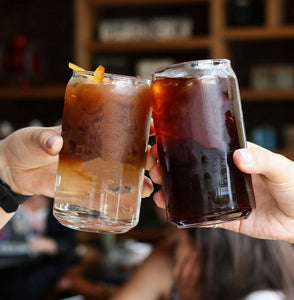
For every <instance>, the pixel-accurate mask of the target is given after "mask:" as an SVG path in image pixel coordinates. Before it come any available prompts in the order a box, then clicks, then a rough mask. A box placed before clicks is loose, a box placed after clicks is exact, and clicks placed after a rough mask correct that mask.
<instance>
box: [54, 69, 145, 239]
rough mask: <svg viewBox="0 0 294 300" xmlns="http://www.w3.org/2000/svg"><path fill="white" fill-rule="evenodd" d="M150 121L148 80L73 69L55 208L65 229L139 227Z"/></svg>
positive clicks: (69, 86) (66, 108)
mask: <svg viewBox="0 0 294 300" xmlns="http://www.w3.org/2000/svg"><path fill="white" fill-rule="evenodd" d="M100 71H101V70H100ZM97 74H98V75H99V76H100V77H99V76H98V75H97ZM150 117H151V111H150V84H149V81H148V80H142V79H138V78H136V77H130V76H121V75H113V74H103V75H102V77H101V72H100V73H99V72H98V73H97V70H96V72H94V73H93V72H88V71H84V70H82V69H77V70H74V71H73V75H72V78H71V79H70V81H69V82H68V85H67V88H66V92H65V101H64V111H63V120H62V137H63V139H64V145H63V148H62V150H61V153H60V156H59V165H58V172H57V179H56V194H55V199H54V208H53V213H54V215H55V217H56V218H57V219H58V220H59V221H60V222H61V223H62V224H63V225H65V226H67V227H70V228H74V229H79V230H84V231H93V232H113V233H121V232H126V231H128V230H130V229H131V228H132V227H134V226H135V225H136V224H137V223H138V218H139V211H140V204H141V189H142V184H143V177H144V164H145V157H146V150H147V143H148V136H149V126H150Z"/></svg>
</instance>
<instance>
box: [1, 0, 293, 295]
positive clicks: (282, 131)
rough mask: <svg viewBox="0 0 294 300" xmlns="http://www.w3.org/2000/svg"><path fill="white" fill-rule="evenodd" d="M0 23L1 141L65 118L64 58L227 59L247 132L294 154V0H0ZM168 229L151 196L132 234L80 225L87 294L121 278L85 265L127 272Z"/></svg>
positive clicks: (133, 68)
mask: <svg viewBox="0 0 294 300" xmlns="http://www.w3.org/2000/svg"><path fill="white" fill-rule="evenodd" d="M0 28H1V30H0V101H1V109H0V139H2V138H4V137H5V136H7V135H8V134H9V133H11V132H13V131H14V130H17V129H19V128H21V127H24V126H32V125H37V126H39V125H40V126H53V125H58V124H60V123H61V118H62V108H63V97H64V91H65V86H66V84H67V81H68V80H69V78H70V76H71V70H69V69H68V62H69V61H71V62H73V63H75V64H77V65H79V66H81V67H83V68H85V69H89V70H93V69H95V68H96V67H97V66H98V65H99V64H102V65H103V66H104V67H105V69H106V72H109V73H118V74H127V75H140V76H141V77H142V78H150V74H151V71H152V70H153V69H155V68H157V67H159V66H163V65H167V64H170V63H175V62H183V61H189V60H197V59H205V58H228V59H230V60H231V62H232V67H233V69H234V71H235V73H236V75H237V77H238V80H239V85H240V92H241V99H242V106H243V114H244V119H245V127H246V132H247V139H248V140H249V141H252V142H255V143H257V144H259V145H262V146H264V147H266V148H268V149H270V150H273V151H276V152H279V153H282V154H284V155H286V156H287V157H289V158H290V159H294V117H293V116H294V56H293V53H294V1H293V0H254V1H253V0H91V1H90V0H75V1H74V0H62V1H55V2H54V1H52V0H42V1H38V0H27V1H23V0H1V9H0ZM150 142H154V141H153V140H150ZM155 188H156V189H157V188H158V187H155ZM166 226H167V224H166V222H165V220H164V213H163V214H162V212H161V211H160V210H159V209H158V208H156V206H155V204H154V203H153V201H152V197H150V198H149V199H144V200H143V202H142V209H141V216H140V223H139V225H138V226H137V227H136V228H134V229H133V230H131V231H130V232H128V233H125V234H121V235H117V236H114V235H102V234H92V233H91V234H90V233H85V232H77V233H76V235H77V240H78V247H79V251H80V253H81V254H80V255H81V259H80V261H79V268H78V270H79V272H80V273H79V274H80V279H81V278H82V280H84V281H85V282H84V284H85V286H88V287H89V288H88V290H87V289H86V290H84V292H83V293H84V296H85V297H86V296H87V297H94V296H93V293H94V292H95V288H93V286H94V287H95V285H96V284H97V283H98V282H101V281H110V282H111V281H113V282H117V281H119V282H121V281H122V280H124V279H122V278H116V277H117V276H114V274H117V272H116V271H115V272H112V273H111V271H109V272H104V274H101V272H96V273H95V272H94V271H93V270H94V269H95V268H91V270H89V269H87V267H88V266H89V265H91V266H93V265H95V266H97V268H96V270H97V269H99V268H100V269H101V268H103V269H104V270H105V266H101V261H102V260H103V261H104V262H105V261H106V262H108V263H109V264H111V266H112V267H111V268H110V267H108V270H113V268H114V269H115V270H117V269H118V268H120V270H124V272H123V274H124V275H125V277H126V276H128V274H130V272H131V270H132V269H133V268H134V267H135V266H137V265H138V264H140V262H141V261H142V260H143V259H144V258H145V257H146V256H147V255H148V254H149V253H150V251H151V250H152V247H153V245H155V244H156V243H157V242H158V241H159V240H160V239H162V238H163V236H164V234H165V228H166ZM0 244H1V242H0ZM2 255H3V254H2ZM102 258H103V259H102ZM81 266H82V267H81ZM106 269H107V268H106ZM81 270H82V271H81ZM85 270H88V272H85ZM102 273H103V272H102ZM106 273H109V274H106ZM103 277H104V278H103ZM93 299H94V298H93ZM97 299H98V298H97Z"/></svg>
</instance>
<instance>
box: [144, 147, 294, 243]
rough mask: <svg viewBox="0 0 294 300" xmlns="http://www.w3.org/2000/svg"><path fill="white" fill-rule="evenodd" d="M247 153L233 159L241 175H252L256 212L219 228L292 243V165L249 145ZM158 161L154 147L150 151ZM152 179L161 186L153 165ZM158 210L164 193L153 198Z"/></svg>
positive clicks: (293, 178) (240, 153)
mask: <svg viewBox="0 0 294 300" xmlns="http://www.w3.org/2000/svg"><path fill="white" fill-rule="evenodd" d="M248 146H249V148H248V149H239V150H237V151H235V153H234V155H233V159H234V162H235V164H236V165H237V167H238V168H239V169H240V170H241V171H243V172H244V173H248V174H252V183H253V189H254V194H255V200H256V208H255V209H253V211H252V212H251V214H250V215H249V217H248V218H247V219H246V220H242V221H233V222H229V223H222V224H219V225H218V227H221V228H224V229H229V230H233V231H236V232H240V233H243V234H246V235H249V236H252V237H256V238H264V239H280V240H285V241H289V242H292V243H293V242H294V162H293V161H291V160H289V159H287V158H286V157H284V156H282V155H279V154H275V153H273V152H271V151H269V150H266V149H264V148H262V147H259V146H257V145H255V144H252V143H248ZM151 153H152V155H153V157H154V159H156V160H158V152H157V147H156V146H154V147H152V149H151ZM149 174H150V177H151V179H152V180H153V181H154V182H155V183H158V184H162V179H161V173H160V166H159V163H156V164H155V165H154V166H153V168H151V170H150V172H149ZM153 199H154V201H155V202H156V204H157V205H158V206H159V207H162V208H164V207H165V198H164V193H163V191H160V192H157V193H156V194H155V195H154V198H153Z"/></svg>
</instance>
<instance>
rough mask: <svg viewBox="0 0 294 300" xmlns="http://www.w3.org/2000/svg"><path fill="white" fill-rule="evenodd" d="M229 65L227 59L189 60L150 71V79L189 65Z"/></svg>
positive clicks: (229, 62)
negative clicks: (158, 74)
mask: <svg viewBox="0 0 294 300" xmlns="http://www.w3.org/2000/svg"><path fill="white" fill-rule="evenodd" d="M228 64H229V65H230V64H231V61H230V60H229V59H227V58H211V59H199V60H190V61H185V62H180V63H175V64H171V65H166V66H162V67H159V68H157V69H155V70H153V71H152V73H151V75H152V77H154V75H155V74H157V73H162V72H165V71H168V70H172V69H176V68H179V67H181V66H187V65H191V66H193V65H194V67H196V66H199V67H201V66H202V65H203V66H211V65H215V66H216V65H228Z"/></svg>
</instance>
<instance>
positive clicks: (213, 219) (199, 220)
mask: <svg viewBox="0 0 294 300" xmlns="http://www.w3.org/2000/svg"><path fill="white" fill-rule="evenodd" d="M250 212H251V209H248V210H244V211H238V212H231V213H226V214H214V215H209V216H207V215H206V216H202V217H196V218H189V219H182V220H175V219H172V218H169V221H170V222H172V223H175V224H176V225H177V227H178V228H192V227H208V226H213V225H217V224H221V223H226V222H231V221H241V220H244V219H246V218H247V217H248V216H249V214H250Z"/></svg>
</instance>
